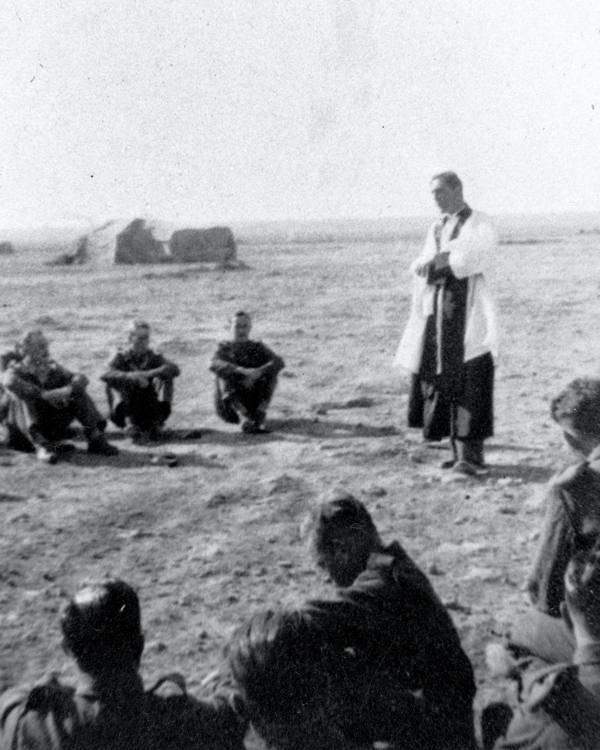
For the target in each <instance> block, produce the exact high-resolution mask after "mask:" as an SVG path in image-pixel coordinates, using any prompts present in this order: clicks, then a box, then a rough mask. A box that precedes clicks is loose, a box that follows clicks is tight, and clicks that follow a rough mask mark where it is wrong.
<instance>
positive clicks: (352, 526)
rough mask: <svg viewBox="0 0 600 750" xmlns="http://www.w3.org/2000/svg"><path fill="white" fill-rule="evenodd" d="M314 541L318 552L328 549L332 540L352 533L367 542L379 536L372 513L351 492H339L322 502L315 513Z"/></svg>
mask: <svg viewBox="0 0 600 750" xmlns="http://www.w3.org/2000/svg"><path fill="white" fill-rule="evenodd" d="M313 523H314V530H313V541H314V547H315V550H316V551H317V552H321V551H323V550H326V549H328V547H329V545H330V543H331V540H333V539H335V538H336V537H338V536H339V535H340V534H347V533H351V534H352V535H354V536H355V537H356V538H357V539H359V540H364V541H365V542H367V543H370V542H372V541H373V540H376V539H378V538H379V536H378V533H377V528H376V527H375V524H374V523H373V519H372V518H371V514H370V513H369V511H368V510H367V509H366V508H365V506H364V505H363V504H362V503H361V502H360V500H357V499H356V498H355V497H354V496H353V495H351V494H349V493H348V494H346V493H344V494H338V495H335V496H334V497H333V498H332V499H331V500H329V501H327V502H324V503H322V504H321V505H320V506H319V507H318V508H317V509H316V511H315V512H314V514H313Z"/></svg>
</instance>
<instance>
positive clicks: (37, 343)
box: [23, 334, 50, 366]
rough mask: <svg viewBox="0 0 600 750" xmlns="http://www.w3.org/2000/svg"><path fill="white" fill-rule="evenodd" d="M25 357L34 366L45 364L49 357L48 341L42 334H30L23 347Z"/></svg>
mask: <svg viewBox="0 0 600 750" xmlns="http://www.w3.org/2000/svg"><path fill="white" fill-rule="evenodd" d="M23 354H24V357H25V359H26V360H27V361H28V362H30V363H31V364H32V365H34V366H40V365H45V364H47V363H48V360H49V359H50V351H49V349H48V341H47V339H46V337H45V336H44V335H43V334H38V335H35V336H31V337H30V338H29V339H28V341H27V343H26V344H25V345H24V347H23Z"/></svg>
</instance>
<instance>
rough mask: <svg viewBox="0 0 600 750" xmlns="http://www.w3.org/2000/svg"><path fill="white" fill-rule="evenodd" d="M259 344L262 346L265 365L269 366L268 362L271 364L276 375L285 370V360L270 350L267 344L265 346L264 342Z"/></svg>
mask: <svg viewBox="0 0 600 750" xmlns="http://www.w3.org/2000/svg"><path fill="white" fill-rule="evenodd" d="M258 343H259V344H260V356H261V359H262V360H263V363H264V364H267V362H270V363H271V368H270V369H271V372H273V374H275V375H276V374H277V373H278V372H280V371H281V370H283V368H284V367H285V362H284V361H283V358H282V357H280V356H279V355H278V354H275V352H274V351H273V350H272V349H269V347H268V346H266V344H263V343H262V341H261V342H258Z"/></svg>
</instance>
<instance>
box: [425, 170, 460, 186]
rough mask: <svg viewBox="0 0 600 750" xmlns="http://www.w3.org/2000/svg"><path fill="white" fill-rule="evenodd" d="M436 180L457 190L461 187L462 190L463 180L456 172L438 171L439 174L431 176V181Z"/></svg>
mask: <svg viewBox="0 0 600 750" xmlns="http://www.w3.org/2000/svg"><path fill="white" fill-rule="evenodd" d="M434 180H439V181H440V182H442V183H443V184H444V185H447V186H448V187H449V188H450V189H451V190H457V189H458V188H460V189H461V190H462V186H463V184H462V180H461V179H460V177H459V176H458V175H457V174H456V172H438V174H434V175H433V177H432V178H431V182H433V181H434Z"/></svg>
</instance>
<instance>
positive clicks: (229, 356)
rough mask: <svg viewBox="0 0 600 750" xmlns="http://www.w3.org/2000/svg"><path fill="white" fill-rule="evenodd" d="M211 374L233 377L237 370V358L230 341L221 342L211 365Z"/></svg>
mask: <svg viewBox="0 0 600 750" xmlns="http://www.w3.org/2000/svg"><path fill="white" fill-rule="evenodd" d="M209 369H210V370H211V372H214V373H215V375H232V374H233V373H235V372H236V370H237V364H236V361H235V356H234V353H233V350H232V348H231V344H230V343H229V342H228V341H221V343H220V344H219V345H218V347H217V351H216V352H215V355H214V357H213V358H212V361H211V363H210V368H209Z"/></svg>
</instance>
